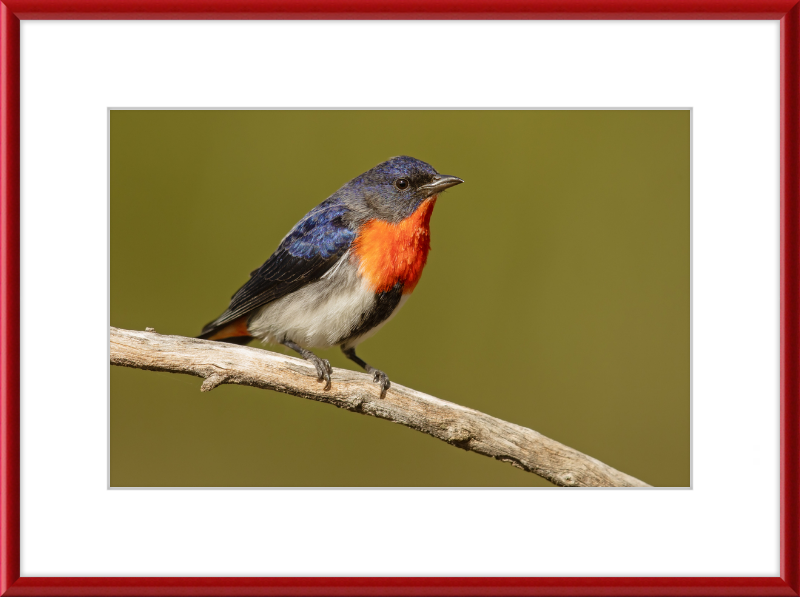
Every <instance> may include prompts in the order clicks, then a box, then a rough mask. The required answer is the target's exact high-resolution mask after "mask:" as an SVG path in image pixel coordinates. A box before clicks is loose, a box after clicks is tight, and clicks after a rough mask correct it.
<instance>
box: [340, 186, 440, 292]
mask: <svg viewBox="0 0 800 597" xmlns="http://www.w3.org/2000/svg"><path fill="white" fill-rule="evenodd" d="M435 204H436V197H435V196H434V197H431V198H430V199H426V200H425V201H423V202H422V203H421V204H420V206H419V207H418V208H417V211H415V212H414V213H413V214H411V215H410V216H409V217H407V218H406V219H405V220H403V221H401V222H399V223H397V224H392V223H390V222H384V221H382V220H370V221H368V222H367V223H366V224H364V225H363V226H362V227H361V230H359V234H358V236H357V237H356V239H355V240H354V241H353V254H354V256H355V257H356V259H357V260H358V264H359V265H358V267H359V271H360V273H361V275H362V276H364V277H365V278H366V280H367V282H368V283H369V284H370V286H371V287H372V289H373V290H374V291H375V292H386V291H388V290H391V289H392V287H393V286H394V285H395V284H397V283H398V282H402V283H403V294H407V293H409V292H411V291H412V290H414V287H415V286H416V285H417V282H419V279H420V277H421V276H422V268H424V267H425V262H426V261H427V260H428V251H430V249H431V233H430V221H431V213H433V206H434V205H435Z"/></svg>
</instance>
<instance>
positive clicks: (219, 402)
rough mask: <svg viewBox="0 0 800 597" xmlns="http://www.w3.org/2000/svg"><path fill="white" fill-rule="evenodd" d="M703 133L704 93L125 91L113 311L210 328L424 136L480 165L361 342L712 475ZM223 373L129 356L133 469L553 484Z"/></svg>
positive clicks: (612, 452)
mask: <svg viewBox="0 0 800 597" xmlns="http://www.w3.org/2000/svg"><path fill="white" fill-rule="evenodd" d="M689 135H690V126H689V111H688V110H642V111H633V110H621V111H611V110H586V111H577V110H565V111H552V110H541V111H539V110H530V111H528V110H503V111H497V110H486V111H475V110H458V111H433V110H424V111H395V110H393V111H365V110H358V111H334V110H317V111H309V110H298V111H284V110H275V111H269V110H266V111H251V110H247V111H213V110H200V111H198V110H192V111H188V110H186V111H179V110H176V111H169V110H155V111H151V110H134V111H120V110H114V111H112V112H111V324H112V325H114V326H118V327H122V328H129V329H135V330H143V329H144V328H145V327H148V326H149V327H154V328H155V329H156V330H157V331H158V332H160V333H164V334H181V335H186V336H195V335H197V334H198V333H199V332H200V329H201V328H202V326H203V325H204V324H205V323H206V322H208V321H210V320H211V319H213V318H214V317H216V316H217V315H218V314H219V313H221V312H222V311H223V310H224V309H225V307H226V306H227V303H228V300H229V298H230V296H231V295H232V294H233V292H234V291H235V290H236V289H238V288H239V286H240V285H241V284H243V283H244V282H245V281H246V280H247V278H248V272H250V271H251V270H253V269H255V268H256V267H257V266H259V265H260V264H261V263H262V262H263V261H264V260H266V258H267V257H268V256H269V255H270V254H271V252H272V251H273V250H274V249H275V247H276V246H277V244H278V242H279V241H280V240H281V239H282V238H283V236H284V235H285V234H286V233H287V232H288V231H289V229H290V228H291V227H292V226H293V225H294V224H295V222H297V220H299V219H300V218H301V217H302V216H303V215H304V214H305V213H306V212H307V211H308V210H309V209H311V208H312V207H314V206H315V205H316V204H317V203H319V202H321V201H322V200H323V199H325V198H326V197H327V196H329V195H330V194H331V193H333V192H334V191H335V190H336V189H338V188H339V187H340V186H341V185H342V184H344V183H345V182H347V181H348V180H350V179H351V178H353V177H354V176H356V175H358V174H360V173H361V172H363V171H365V170H367V169H369V168H371V167H372V166H374V165H375V164H377V163H379V162H381V161H383V160H385V159H387V158H389V157H391V156H395V155H401V154H407V155H411V156H414V157H417V158H419V159H422V160H425V161H427V162H429V163H431V164H432V165H433V166H434V167H435V168H436V169H437V170H439V172H444V173H447V174H454V175H457V176H460V177H461V178H463V179H464V180H465V181H466V184H464V185H461V186H459V187H457V188H455V189H452V190H451V191H449V192H447V193H446V194H445V195H443V196H442V198H441V199H440V200H439V202H438V203H437V206H436V210H435V212H434V215H433V219H432V222H431V238H432V247H433V248H432V251H431V254H430V256H429V259H428V265H427V268H426V270H425V274H424V275H423V277H422V280H421V282H420V284H419V286H418V287H417V289H416V291H415V293H414V296H413V298H412V299H411V300H410V301H409V302H408V304H407V305H406V306H405V307H404V308H403V310H402V311H401V312H400V313H399V314H398V316H397V317H396V318H395V319H394V320H393V321H392V322H391V323H390V324H389V325H387V326H386V327H385V328H384V329H383V330H382V331H381V332H380V333H379V334H378V335H376V336H375V337H373V338H372V339H370V340H368V341H367V342H365V343H364V344H363V345H362V346H361V347H360V349H359V354H360V355H361V356H362V357H364V359H365V360H367V361H368V362H369V363H372V364H374V365H376V366H377V367H379V368H381V369H383V370H385V371H386V372H387V373H388V374H389V376H390V378H391V379H392V381H394V382H396V383H400V384H403V385H406V386H410V387H412V388H415V389H417V390H420V391H424V392H427V393H430V394H433V395H435V396H438V397H440V398H443V399H446V400H450V401H452V402H457V403H459V404H462V405H465V406H468V407H471V408H475V409H478V410H481V411H484V412H486V413H489V414H491V415H494V416H497V417H500V418H502V419H506V420H508V421H511V422H514V423H517V424H520V425H524V426H527V427H531V428H533V429H535V430H537V431H539V432H541V433H543V434H545V435H548V436H550V437H552V438H554V439H556V440H558V441H560V442H563V443H565V444H567V445H569V446H572V447H573V448H576V449H578V450H581V451H583V452H585V453H587V454H589V455H591V456H593V457H595V458H598V459H600V460H602V461H604V462H606V463H608V464H610V465H611V466H614V467H616V468H618V469H620V470H622V471H624V472H626V473H629V474H631V475H634V476H636V477H639V478H640V479H642V480H644V481H646V482H648V483H650V484H652V485H658V486H688V485H689V470H690V462H689V447H690V445H689V442H690V438H689V416H690V409H689V406H690V405H689V159H690V157H689ZM253 345H258V344H256V343H253ZM272 349H273V350H278V351H281V352H286V353H287V354H292V353H291V352H290V351H286V350H282V349H280V348H275V347H273V348H272ZM318 354H320V355H321V356H324V357H325V358H328V359H330V361H331V363H332V364H333V365H334V366H336V367H347V368H353V369H357V367H355V365H354V364H353V363H351V362H349V361H347V360H346V359H345V358H344V357H343V356H342V355H341V353H340V351H339V350H338V349H332V350H328V351H318ZM334 383H336V380H335V378H334ZM200 384H201V380H200V379H199V378H195V377H188V376H181V375H174V374H167V373H154V372H149V371H138V370H132V369H123V368H119V367H112V368H111V485H112V486H115V487H125V486H128V487H130V486H175V487H177V486H294V487H305V486H374V487H383V486H508V487H511V486H514V487H516V486H520V487H523V486H548V485H549V483H548V482H546V481H544V480H542V479H540V478H539V477H537V476H535V475H532V474H529V473H525V472H523V471H521V470H519V469H516V468H514V467H512V466H510V465H508V464H505V463H501V462H498V461H494V460H491V459H489V458H486V457H484V456H479V455H476V454H474V453H471V452H465V451H463V450H460V449H458V448H455V447H453V446H449V445H447V444H445V443H443V442H440V441H438V440H435V439H433V438H431V437H428V436H426V435H423V434H421V433H419V432H416V431H412V430H410V429H407V428H404V427H401V426H399V425H394V424H391V423H389V422H387V421H382V420H378V419H374V418H372V417H366V416H362V415H358V414H354V413H350V412H346V411H343V410H339V409H336V408H334V407H332V406H328V405H323V404H319V403H316V402H311V401H307V400H303V399H300V398H295V397H291V396H286V395H282V394H278V393H272V392H265V391H263V390H257V389H253V388H247V387H237V386H221V387H219V388H217V389H216V390H214V391H213V392H211V393H209V394H204V393H200Z"/></svg>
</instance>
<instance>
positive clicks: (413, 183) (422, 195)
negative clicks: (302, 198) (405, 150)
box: [342, 155, 464, 222]
mask: <svg viewBox="0 0 800 597" xmlns="http://www.w3.org/2000/svg"><path fill="white" fill-rule="evenodd" d="M462 182H464V181H463V180H461V179H460V178H458V177H457V176H448V175H446V174H439V173H438V172H437V171H436V170H434V168H433V166H431V165H430V164H427V163H425V162H423V161H422V160H418V159H415V158H412V157H409V156H405V155H402V156H398V157H395V158H391V159H389V160H386V161H385V162H383V163H381V164H378V165H377V166H375V167H374V168H372V169H371V170H367V171H366V172H364V174H362V175H361V176H358V177H356V178H354V179H353V180H351V181H350V182H349V183H347V184H346V185H345V186H344V187H343V188H342V191H346V194H347V196H348V197H349V198H351V199H353V200H355V201H357V202H358V203H359V206H358V208H359V209H358V210H359V211H361V212H365V213H364V216H365V217H378V218H380V219H382V220H387V221H390V222H399V221H400V220H403V219H405V218H407V217H408V216H410V215H411V214H412V213H414V211H416V209H417V207H419V205H420V204H421V203H422V202H423V201H425V200H426V199H429V198H431V197H433V196H435V195H438V194H439V193H441V192H442V191H444V190H445V189H449V188H450V187H452V186H455V185H457V184H461V183H462ZM354 207H355V206H354Z"/></svg>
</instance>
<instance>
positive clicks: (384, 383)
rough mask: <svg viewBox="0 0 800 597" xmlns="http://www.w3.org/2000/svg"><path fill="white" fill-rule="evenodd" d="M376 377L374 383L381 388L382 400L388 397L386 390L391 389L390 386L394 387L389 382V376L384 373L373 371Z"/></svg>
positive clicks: (373, 379) (373, 377)
mask: <svg viewBox="0 0 800 597" xmlns="http://www.w3.org/2000/svg"><path fill="white" fill-rule="evenodd" d="M373 373H374V375H373V376H372V381H374V382H375V383H377V384H380V386H381V398H383V397H384V396H385V395H386V390H388V389H389V386H391V385H392V382H390V381H389V376H388V375H386V374H385V373H384V372H383V371H380V370H378V369H375V370H374V371H373Z"/></svg>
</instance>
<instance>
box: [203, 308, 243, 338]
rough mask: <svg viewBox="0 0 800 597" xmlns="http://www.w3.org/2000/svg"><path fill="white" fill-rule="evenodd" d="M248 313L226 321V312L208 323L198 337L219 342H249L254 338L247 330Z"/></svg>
mask: <svg viewBox="0 0 800 597" xmlns="http://www.w3.org/2000/svg"><path fill="white" fill-rule="evenodd" d="M247 319H248V316H247V315H242V316H241V317H239V318H237V319H234V320H233V321H225V322H224V323H218V322H220V321H224V320H225V313H223V314H222V315H220V316H219V317H217V318H216V319H215V320H214V321H212V322H210V323H208V324H206V326H205V327H204V328H203V331H202V332H201V333H200V335H199V336H198V338H200V339H202V340H216V341H218V342H229V343H230V344H247V343H248V342H250V340H252V339H253V336H251V335H250V332H249V331H248V330H247Z"/></svg>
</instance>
